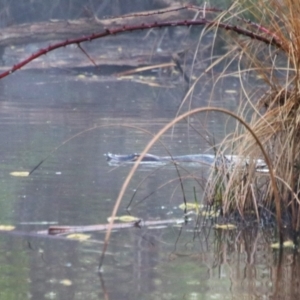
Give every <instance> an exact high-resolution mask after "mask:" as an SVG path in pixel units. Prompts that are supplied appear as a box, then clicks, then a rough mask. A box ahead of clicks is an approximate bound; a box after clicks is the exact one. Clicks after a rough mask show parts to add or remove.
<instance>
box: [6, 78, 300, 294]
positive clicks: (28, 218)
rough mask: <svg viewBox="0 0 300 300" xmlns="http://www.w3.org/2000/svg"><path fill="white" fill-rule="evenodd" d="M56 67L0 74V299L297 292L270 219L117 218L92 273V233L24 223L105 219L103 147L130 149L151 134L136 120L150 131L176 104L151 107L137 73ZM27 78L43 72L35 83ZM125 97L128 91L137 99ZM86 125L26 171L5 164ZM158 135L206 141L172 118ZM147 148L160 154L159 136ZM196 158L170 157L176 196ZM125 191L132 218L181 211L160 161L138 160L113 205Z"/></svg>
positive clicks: (40, 151) (115, 173)
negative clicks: (139, 223) (3, 227)
mask: <svg viewBox="0 0 300 300" xmlns="http://www.w3.org/2000/svg"><path fill="white" fill-rule="evenodd" d="M58 77H59V74H57V76H53V75H47V74H46V75H45V74H42V73H29V72H22V73H19V74H16V75H15V76H14V77H10V78H9V79H7V80H4V81H2V82H1V83H0V84H1V87H0V88H1V95H2V96H1V103H0V106H1V110H0V122H1V127H2V130H1V132H0V135H1V140H2V141H3V143H2V144H1V153H2V155H1V164H2V172H1V175H0V176H1V181H0V183H1V192H2V193H1V198H0V204H1V211H0V220H1V224H13V225H16V226H17V231H16V232H14V233H2V234H1V235H0V251H1V273H0V287H1V289H0V295H1V297H0V298H1V299H27V298H28V299H104V298H105V297H107V299H241V298H243V299H253V298H264V299H268V298H270V299H271V298H272V299H297V297H296V295H297V293H298V292H299V291H298V285H297V284H295V282H296V280H298V278H299V275H298V273H299V271H297V270H299V269H300V268H299V267H300V266H299V258H298V253H297V252H294V251H293V249H286V250H284V252H283V254H282V257H280V256H279V252H278V251H277V250H272V249H271V247H270V245H271V243H272V242H273V237H274V234H273V233H272V231H271V230H270V231H267V230H261V229H260V230H258V229H255V228H253V227H250V228H249V229H245V230H233V231H221V230H215V229H212V228H211V226H210V225H211V224H210V222H208V223H206V224H205V226H204V227H201V230H197V231H196V232H195V231H194V226H195V224H196V223H195V221H196V220H195V219H194V217H193V216H191V219H190V221H189V222H188V223H187V224H186V225H184V226H182V227H179V226H168V227H165V228H162V227H149V228H145V227H144V228H132V229H123V230H122V229H120V230H119V231H116V232H114V233H113V234H112V239H111V244H110V246H109V251H108V253H107V255H106V258H105V264H104V266H103V270H102V271H103V273H102V275H101V276H99V274H98V273H97V267H98V262H99V256H100V252H101V250H102V246H103V244H102V241H103V239H104V233H101V232H100V233H91V238H90V240H88V241H84V242H79V241H71V240H66V239H65V238H59V237H44V236H42V237H41V236H38V235H36V234H32V233H31V232H32V231H34V230H41V229H45V228H46V227H47V224H59V225H89V224H101V223H107V217H109V216H110V214H111V210H112V207H113V204H114V200H115V199H116V197H117V195H118V192H119V189H120V187H121V185H122V183H123V181H124V178H125V177H126V175H127V174H128V172H129V169H130V166H119V167H117V168H115V167H111V166H109V165H108V164H107V162H106V159H105V156H104V154H105V153H107V152H109V151H113V152H119V153H131V152H135V151H141V150H142V149H143V146H144V145H145V144H146V143H147V142H148V141H149V139H150V138H151V135H149V134H146V133H145V132H144V131H141V130H139V128H138V127H141V128H144V129H146V130H148V131H150V132H152V133H155V132H157V131H158V130H159V129H160V128H161V127H162V126H163V125H164V124H166V122H167V121H168V120H169V118H170V117H171V116H172V115H174V114H175V113H176V108H177V106H176V105H173V106H171V105H169V108H168V110H164V111H162V110H161V109H160V107H159V106H158V105H157V103H156V102H155V101H149V93H150V92H153V90H152V89H151V88H149V90H147V88H146V87H145V86H143V87H142V88H141V87H140V86H139V85H138V84H134V83H131V84H129V83H120V82H118V83H117V84H116V83H115V82H110V83H104V84H103V83H102V84H95V83H89V84H87V83H86V82H84V81H82V82H80V81H75V80H73V81H72V80H68V81H67V82H63V81H61V80H57V78H58ZM36 82H39V83H43V82H47V89H45V88H44V87H42V85H41V84H36ZM128 85H130V86H131V88H128ZM15 86H17V87H18V88H17V89H16V88H15ZM66 86H68V88H66ZM123 87H124V88H123ZM91 90H93V92H91ZM83 91H88V92H83ZM172 92H173V91H172ZM175 93H176V92H175ZM163 96H165V95H163ZM125 99H139V104H137V102H135V101H133V100H132V102H131V101H130V100H127V101H125ZM157 101H159V99H158V100H157ZM125 103H126V104H125ZM141 103H147V104H146V105H141ZM214 120H216V119H214V118H212V119H210V120H207V124H208V127H209V129H210V130H211V131H213V132H214V136H215V138H217V137H218V136H222V134H223V132H222V122H220V123H218V122H216V121H214ZM124 124H128V125H130V126H131V127H130V126H129V127H125V126H122V125H124ZM112 125H113V126H112ZM88 128H91V130H89V131H86V132H85V133H83V134H81V135H79V136H77V137H76V138H74V139H72V140H70V141H69V142H68V143H66V144H65V145H63V146H62V147H61V148H59V149H58V150H57V151H55V152H53V154H52V155H51V156H50V157H49V158H48V159H47V160H46V161H45V162H44V163H43V164H42V165H41V167H40V168H38V169H37V170H36V171H35V172H34V173H33V174H32V175H31V176H30V177H27V178H15V177H10V176H9V173H10V172H11V171H15V170H30V169H31V168H33V167H34V166H35V165H36V164H37V163H38V162H39V161H40V160H42V159H44V158H45V157H47V156H48V155H49V153H50V152H51V150H53V149H54V148H55V147H57V146H59V145H60V144H61V143H63V142H64V141H66V140H67V139H69V138H70V137H72V136H73V135H75V134H77V133H79V132H81V131H84V130H86V129H88ZM163 142H164V144H165V146H166V145H167V147H168V150H169V151H171V152H172V153H175V154H183V153H191V152H192V153H195V152H204V151H207V152H209V146H208V145H207V143H205V142H204V139H201V138H200V137H199V135H198V133H196V132H195V131H194V130H192V129H191V128H190V129H188V126H187V125H186V124H184V123H183V124H181V125H178V126H176V127H175V130H174V132H173V133H171V132H170V133H168V134H167V135H166V136H164V137H163ZM152 150H153V151H151V152H154V153H156V154H160V155H165V154H166V150H165V148H164V146H162V145H156V146H155V147H154V148H153V149H152ZM205 170H206V168H205V167H203V168H199V169H198V168H195V167H194V166H192V167H191V168H180V169H179V172H180V173H181V175H182V178H183V181H184V188H185V197H186V198H187V200H188V201H190V202H193V201H194V194H193V188H194V187H196V190H197V192H198V193H199V195H200V192H201V184H200V185H199V182H201V178H202V179H203V177H204V176H205ZM195 178H197V181H196V180H195ZM137 187H138V189H137V192H136V194H135V197H134V199H133V200H132V199H131V198H132V195H133V194H134V193H133V192H134V190H135V189H136V188H137ZM131 200H132V203H131V213H132V214H133V215H135V216H138V217H139V218H142V219H144V220H155V219H157V218H158V219H163V220H165V219H170V218H182V217H183V213H182V211H181V210H180V209H179V208H178V205H179V204H181V203H182V201H183V197H182V191H181V188H180V182H179V180H178V175H177V172H176V170H175V169H174V168H172V167H170V166H168V167H167V168H164V167H163V166H162V167H160V168H158V169H157V170H156V169H153V168H144V167H141V168H139V170H138V172H137V174H136V176H135V177H134V179H133V181H132V182H131V184H130V187H129V190H128V192H127V194H126V196H125V199H124V200H123V204H122V208H121V209H120V212H119V214H128V212H126V211H125V208H126V206H127V205H128V203H129V202H130V201H131ZM45 224H46V225H45Z"/></svg>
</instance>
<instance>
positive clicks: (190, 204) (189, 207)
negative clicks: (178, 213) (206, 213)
mask: <svg viewBox="0 0 300 300" xmlns="http://www.w3.org/2000/svg"><path fill="white" fill-rule="evenodd" d="M203 206H204V205H203V204H198V203H195V202H187V203H186V205H185V204H184V203H182V204H180V205H179V208H180V209H182V210H185V209H186V210H193V209H200V208H203Z"/></svg>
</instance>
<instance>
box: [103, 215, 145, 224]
mask: <svg viewBox="0 0 300 300" xmlns="http://www.w3.org/2000/svg"><path fill="white" fill-rule="evenodd" d="M139 220H140V218H137V217H134V216H130V215H124V216H116V217H115V218H114V221H121V222H125V223H128V222H136V221H139ZM107 221H108V222H110V221H111V217H109V218H107Z"/></svg>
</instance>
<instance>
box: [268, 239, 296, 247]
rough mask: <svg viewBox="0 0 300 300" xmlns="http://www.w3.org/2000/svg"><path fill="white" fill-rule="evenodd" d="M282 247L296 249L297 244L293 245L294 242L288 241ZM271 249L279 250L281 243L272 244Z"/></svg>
mask: <svg viewBox="0 0 300 300" xmlns="http://www.w3.org/2000/svg"><path fill="white" fill-rule="evenodd" d="M282 247H283V248H294V247H295V244H294V243H293V241H291V240H287V241H285V242H283V245H282ZM271 248H273V249H279V248H280V244H279V243H274V244H271Z"/></svg>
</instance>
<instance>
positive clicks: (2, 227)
mask: <svg viewBox="0 0 300 300" xmlns="http://www.w3.org/2000/svg"><path fill="white" fill-rule="evenodd" d="M14 229H15V226H12V225H0V230H2V231H11V230H14Z"/></svg>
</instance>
